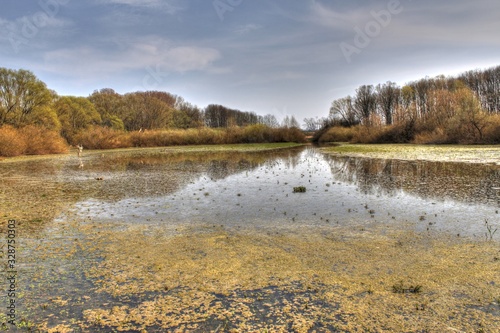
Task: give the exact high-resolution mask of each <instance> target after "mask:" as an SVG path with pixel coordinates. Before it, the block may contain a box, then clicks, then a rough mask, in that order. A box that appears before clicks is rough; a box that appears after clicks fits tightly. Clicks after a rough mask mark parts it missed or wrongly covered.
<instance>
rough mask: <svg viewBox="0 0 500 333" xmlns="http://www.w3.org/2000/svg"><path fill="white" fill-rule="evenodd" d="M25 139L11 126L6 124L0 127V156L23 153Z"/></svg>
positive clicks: (25, 145)
mask: <svg viewBox="0 0 500 333" xmlns="http://www.w3.org/2000/svg"><path fill="white" fill-rule="evenodd" d="M26 147H27V144H26V140H25V138H24V137H22V136H20V135H19V132H18V131H17V130H16V129H15V128H13V127H12V126H9V125H6V126H3V127H1V128H0V156H5V157H13V156H19V155H22V154H24V152H25V151H26Z"/></svg>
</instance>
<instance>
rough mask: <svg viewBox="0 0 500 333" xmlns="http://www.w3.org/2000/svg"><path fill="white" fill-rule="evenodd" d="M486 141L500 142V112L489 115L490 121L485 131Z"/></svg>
mask: <svg viewBox="0 0 500 333" xmlns="http://www.w3.org/2000/svg"><path fill="white" fill-rule="evenodd" d="M483 140H484V143H489V144H498V143H500V114H496V115H491V116H489V117H488V123H487V125H486V127H485V128H484V132H483Z"/></svg>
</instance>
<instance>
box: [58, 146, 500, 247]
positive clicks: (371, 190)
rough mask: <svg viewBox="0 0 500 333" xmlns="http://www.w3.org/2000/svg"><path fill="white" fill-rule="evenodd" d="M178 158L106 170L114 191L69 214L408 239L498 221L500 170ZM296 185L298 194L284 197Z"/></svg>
mask: <svg viewBox="0 0 500 333" xmlns="http://www.w3.org/2000/svg"><path fill="white" fill-rule="evenodd" d="M249 156H250V157H249ZM256 156H259V158H258V161H256ZM178 158H179V159H178V160H176V161H175V162H172V161H170V160H169V159H168V158H167V156H156V157H150V160H149V162H148V163H144V161H143V160H136V159H135V160H134V159H131V160H127V161H126V162H125V161H123V160H120V159H116V160H111V161H106V163H110V164H111V166H110V168H111V169H114V170H113V171H111V170H108V171H105V170H102V172H101V173H100V174H102V175H103V177H104V180H103V182H104V184H106V183H108V184H109V185H108V186H110V187H114V186H117V187H120V188H121V189H122V192H121V193H117V195H115V196H110V197H105V198H99V197H88V198H85V199H84V200H81V201H79V202H77V203H76V204H75V205H74V206H73V207H72V211H73V212H74V213H76V214H77V215H78V216H79V217H80V218H88V219H91V220H93V221H106V222H120V223H154V224H162V223H167V224H172V225H184V226H186V225H200V224H201V225H205V224H206V225H212V224H215V225H222V226H226V227H249V226H251V227H259V228H269V227H271V228H293V227H296V226H304V225H305V224H306V225H309V226H311V225H328V224H339V225H349V224H354V225H356V226H358V225H366V226H369V225H373V224H377V223H390V224H392V225H394V226H395V227H397V223H398V222H401V221H407V222H410V223H412V224H414V226H415V228H416V229H417V230H429V231H442V232H449V233H453V234H460V235H462V236H477V237H483V236H484V231H485V228H484V223H485V220H488V221H489V222H490V223H491V222H495V221H497V220H498V219H499V215H498V209H499V203H500V168H499V167H498V166H493V165H477V164H475V165H472V164H465V163H443V162H424V161H418V162H408V161H398V160H377V159H363V158H349V157H336V156H331V155H324V154H322V153H321V152H320V151H318V150H317V149H316V148H313V147H307V148H300V149H292V150H288V151H287V152H280V153H276V152H272V153H269V152H268V153H259V154H254V156H252V155H248V156H245V155H241V154H238V155H237V156H232V158H231V159H229V155H228V156H223V158H224V159H220V158H218V159H214V158H213V156H210V154H206V155H203V154H201V155H199V156H197V158H196V160H193V159H192V158H190V157H189V155H186V156H184V157H182V156H178ZM120 163H121V164H122V166H121V167H119V166H117V165H119V164H120ZM123 165H126V167H123ZM84 172H85V170H84V171H82V173H84ZM92 172H95V171H94V170H92ZM95 175H97V173H95ZM180 180H182V181H180ZM123 183H126V184H123ZM174 184H175V186H174ZM298 186H304V187H306V192H305V193H294V191H293V188H294V187H298ZM130 187H134V189H131V188H130ZM106 191H108V192H109V193H111V192H113V190H112V189H108V190H106ZM110 198H119V199H117V200H110ZM59 219H60V220H62V219H64V216H62V217H60V218H59ZM395 221H398V222H395Z"/></svg>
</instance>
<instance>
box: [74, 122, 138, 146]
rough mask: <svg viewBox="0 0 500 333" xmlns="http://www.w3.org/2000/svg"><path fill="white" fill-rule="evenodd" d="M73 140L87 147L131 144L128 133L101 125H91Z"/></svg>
mask: <svg viewBox="0 0 500 333" xmlns="http://www.w3.org/2000/svg"><path fill="white" fill-rule="evenodd" d="M72 142H73V143H74V144H79V145H82V146H83V147H85V148H87V149H114V148H126V147H130V146H131V143H130V137H129V135H128V134H127V133H125V132H122V131H117V130H113V129H111V128H109V127H100V126H95V127H90V128H88V129H86V130H83V131H81V132H79V133H77V134H76V135H75V136H74V137H73V138H72Z"/></svg>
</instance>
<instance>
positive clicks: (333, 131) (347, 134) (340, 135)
mask: <svg viewBox="0 0 500 333" xmlns="http://www.w3.org/2000/svg"><path fill="white" fill-rule="evenodd" d="M356 132H357V128H355V127H340V126H335V127H331V128H330V129H328V130H327V131H326V132H325V133H323V135H321V137H320V138H319V142H320V143H322V142H351V141H352V139H353V138H354V136H355V135H356Z"/></svg>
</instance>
